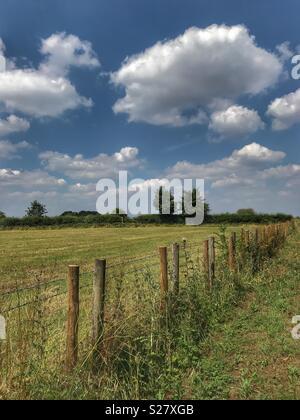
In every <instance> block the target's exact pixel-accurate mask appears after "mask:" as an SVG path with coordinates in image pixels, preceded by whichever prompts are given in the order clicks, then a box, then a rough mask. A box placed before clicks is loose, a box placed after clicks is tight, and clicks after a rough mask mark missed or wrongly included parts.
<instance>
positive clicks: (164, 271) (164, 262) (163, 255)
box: [159, 246, 169, 312]
mask: <svg viewBox="0 0 300 420" xmlns="http://www.w3.org/2000/svg"><path fill="white" fill-rule="evenodd" d="M159 256H160V291H161V301H160V309H161V311H162V312H164V311H165V310H166V308H167V297H168V292H169V283H168V248H167V247H164V246H162V247H160V248H159Z"/></svg>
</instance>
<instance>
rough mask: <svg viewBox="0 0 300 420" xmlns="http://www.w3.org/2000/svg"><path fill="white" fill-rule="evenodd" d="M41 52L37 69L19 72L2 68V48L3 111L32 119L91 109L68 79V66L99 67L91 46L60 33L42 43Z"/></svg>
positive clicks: (0, 82) (0, 51) (0, 86)
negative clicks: (41, 57) (17, 113)
mask: <svg viewBox="0 0 300 420" xmlns="http://www.w3.org/2000/svg"><path fill="white" fill-rule="evenodd" d="M2 46H3V42H2ZM41 52H42V54H44V59H43V60H42V62H41V64H40V66H39V68H38V69H35V68H24V69H21V68H14V67H11V66H7V63H6V65H5V57H4V48H3V47H2V49H1V48H0V57H1V58H2V71H0V103H2V104H4V106H5V107H6V110H7V111H9V112H15V111H19V112H22V113H24V114H27V115H30V116H34V117H57V116H60V115H61V114H63V113H64V112H65V111H67V110H74V109H76V108H78V107H86V108H89V107H91V106H92V104H93V102H92V100H91V99H88V98H85V97H83V96H81V95H79V93H78V92H77V90H76V88H75V87H74V86H73V85H72V83H71V82H70V80H69V79H68V78H67V75H68V71H69V69H70V67H71V66H77V67H89V68H94V67H97V66H99V65H100V63H99V61H98V60H97V58H96V56H95V53H94V52H93V50H92V47H91V45H90V44H89V43H88V42H86V41H81V40H80V39H79V38H77V37H75V36H73V35H69V36H67V35H66V34H64V33H63V34H56V35H52V36H51V37H50V38H48V39H45V40H43V41H42V48H41ZM3 60H4V65H3Z"/></svg>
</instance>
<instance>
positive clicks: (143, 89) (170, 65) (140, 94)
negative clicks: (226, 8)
mask: <svg viewBox="0 0 300 420" xmlns="http://www.w3.org/2000/svg"><path fill="white" fill-rule="evenodd" d="M282 69H283V67H282V63H281V62H280V60H279V58H278V57H277V56H276V55H275V54H271V53H270V52H268V51H266V50H264V49H262V48H260V47H258V46H257V45H256V42H255V39H254V37H253V36H251V35H250V34H249V32H248V30H247V28H246V27H244V26H242V25H238V26H232V27H229V26H225V25H221V26H218V25H212V26H210V27H208V28H205V29H199V28H195V27H194V28H190V29H188V30H187V31H186V32H185V33H184V34H183V35H181V36H179V37H178V38H176V39H173V40H169V41H165V42H158V43H157V44H155V45H154V46H153V47H151V48H149V49H147V50H146V51H144V52H142V53H140V54H137V55H135V56H132V57H129V58H127V59H126V60H125V62H124V63H123V64H122V66H121V68H120V69H119V70H118V71H117V72H115V73H113V74H112V75H111V79H112V82H113V83H114V84H115V85H116V86H120V87H123V88H124V89H125V96H124V97H123V98H122V99H119V100H118V101H117V102H116V104H115V105H114V111H115V113H126V114H128V116H129V120H130V121H135V122H137V121H142V122H148V123H151V124H156V125H172V126H184V125H188V124H192V123H195V122H198V123H203V122H205V121H206V117H205V113H206V111H207V108H210V107H211V106H212V104H213V103H215V102H216V101H221V100H224V99H225V100H228V99H229V100H230V101H233V100H235V99H236V98H238V97H240V96H242V95H248V94H251V95H255V94H258V93H261V92H262V91H264V90H265V89H267V88H269V87H270V86H272V85H274V84H275V83H276V82H277V80H278V78H279V76H280V74H281V72H282Z"/></svg>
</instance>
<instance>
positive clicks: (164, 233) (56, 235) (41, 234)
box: [0, 225, 240, 288]
mask: <svg viewBox="0 0 300 420" xmlns="http://www.w3.org/2000/svg"><path fill="white" fill-rule="evenodd" d="M230 229H234V230H239V229H240V227H236V228H234V227H231V228H230ZM216 231H218V227H217V226H214V225H209V226H201V227H186V226H172V227H170V226H158V227H136V228H131V227H130V228H129V227H128V228H112V227H111V228H110V227H108V228H84V229H80V228H75V229H72V228H70V229H53V230H35V229H29V230H11V231H0V288H2V287H4V286H5V285H14V284H15V283H16V282H17V283H18V284H20V283H23V282H27V281H30V282H32V281H34V278H35V277H36V276H37V275H38V276H39V277H40V278H43V279H44V280H49V279H51V278H53V277H54V278H61V277H65V275H66V270H67V266H68V264H78V265H80V266H81V269H82V271H91V270H92V269H93V264H94V260H95V258H107V259H108V262H109V263H111V262H114V261H117V260H118V259H119V258H124V259H126V258H132V257H135V256H139V255H144V254H148V253H152V252H155V251H156V250H157V247H158V246H161V245H169V244H170V243H172V242H176V241H182V238H187V239H188V241H192V242H194V241H199V246H200V244H201V242H202V241H203V240H205V239H207V238H208V236H209V235H211V234H213V233H215V232H216Z"/></svg>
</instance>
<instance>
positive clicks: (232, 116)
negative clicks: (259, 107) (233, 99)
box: [210, 105, 265, 138]
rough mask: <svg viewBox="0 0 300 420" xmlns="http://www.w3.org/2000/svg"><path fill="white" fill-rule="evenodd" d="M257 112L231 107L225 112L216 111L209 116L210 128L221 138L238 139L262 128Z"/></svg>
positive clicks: (240, 107)
mask: <svg viewBox="0 0 300 420" xmlns="http://www.w3.org/2000/svg"><path fill="white" fill-rule="evenodd" d="M264 126H265V125H264V123H263V121H262V120H261V118H260V116H259V115H258V113H257V111H254V110H252V109H248V108H245V107H242V106H237V105H233V106H231V107H229V108H227V109H226V110H221V111H216V112H214V113H213V114H212V116H211V123H210V128H211V130H213V131H214V132H215V133H217V134H219V135H220V136H221V137H228V138H230V137H231V138H238V137H244V136H247V135H250V134H254V133H255V132H256V131H258V130H261V129H263V128H264Z"/></svg>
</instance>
